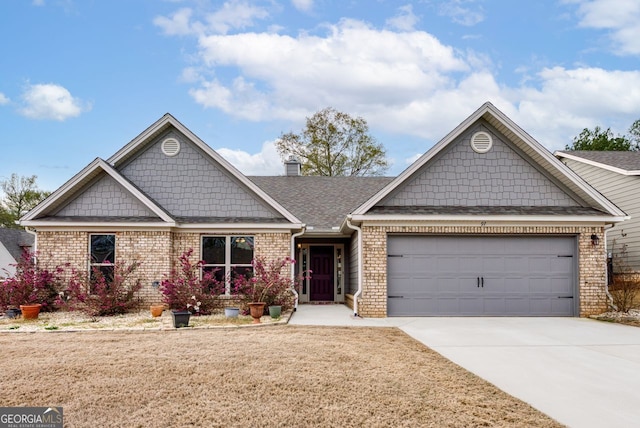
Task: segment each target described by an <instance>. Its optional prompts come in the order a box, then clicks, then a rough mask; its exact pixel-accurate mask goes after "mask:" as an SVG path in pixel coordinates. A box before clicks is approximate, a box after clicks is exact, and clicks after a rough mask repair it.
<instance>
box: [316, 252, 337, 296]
mask: <svg viewBox="0 0 640 428" xmlns="http://www.w3.org/2000/svg"><path fill="white" fill-rule="evenodd" d="M310 269H311V272H312V273H311V283H310V291H311V295H310V300H311V301H333V275H334V270H333V246H318V247H315V246H314V247H311V263H310Z"/></svg>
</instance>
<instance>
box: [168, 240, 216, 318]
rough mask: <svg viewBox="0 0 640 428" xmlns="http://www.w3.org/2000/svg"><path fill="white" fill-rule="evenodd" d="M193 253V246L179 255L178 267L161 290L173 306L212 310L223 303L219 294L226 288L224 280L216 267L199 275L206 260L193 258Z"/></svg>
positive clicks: (176, 307) (176, 308) (182, 308)
mask: <svg viewBox="0 0 640 428" xmlns="http://www.w3.org/2000/svg"><path fill="white" fill-rule="evenodd" d="M192 255H193V249H192V248H191V249H189V250H187V251H185V252H184V253H182V254H181V255H180V258H179V259H178V261H179V265H180V266H179V268H178V269H172V270H171V273H170V274H169V276H168V277H167V278H165V279H163V280H162V282H161V283H160V292H161V293H162V295H163V301H164V303H166V304H167V305H168V306H169V308H170V309H175V310H188V311H189V312H191V313H193V314H202V315H205V314H210V313H212V312H213V311H214V310H215V309H217V308H220V307H221V306H222V301H221V300H220V298H219V297H220V295H223V294H224V292H225V284H224V282H222V281H218V280H217V279H216V278H215V271H210V272H204V273H203V274H202V278H200V271H201V269H202V266H203V265H204V261H202V260H200V261H197V262H192V261H191V256H192Z"/></svg>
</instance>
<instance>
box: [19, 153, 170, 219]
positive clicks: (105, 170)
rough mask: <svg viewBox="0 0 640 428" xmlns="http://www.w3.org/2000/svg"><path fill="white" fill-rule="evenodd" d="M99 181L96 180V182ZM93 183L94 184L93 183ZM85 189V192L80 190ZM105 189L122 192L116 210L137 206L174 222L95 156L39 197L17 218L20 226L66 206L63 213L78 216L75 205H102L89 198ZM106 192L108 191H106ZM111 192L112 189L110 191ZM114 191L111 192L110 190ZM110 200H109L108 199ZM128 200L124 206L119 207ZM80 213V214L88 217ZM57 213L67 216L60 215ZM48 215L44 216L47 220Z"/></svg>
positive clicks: (155, 215)
mask: <svg viewBox="0 0 640 428" xmlns="http://www.w3.org/2000/svg"><path fill="white" fill-rule="evenodd" d="M97 183H99V184H97ZM96 185H97V187H94V186H96ZM85 191H88V192H89V193H88V194H87V195H86V196H83V195H84V192H85ZM103 191H105V192H116V193H118V194H119V195H121V196H122V195H124V196H125V198H126V199H125V201H123V203H122V205H120V208H118V211H121V210H137V211H140V210H141V209H144V208H146V209H147V210H148V212H150V213H151V214H152V217H156V218H157V219H158V220H159V221H161V222H164V223H168V224H174V223H175V222H174V220H173V218H171V216H170V215H169V214H167V213H166V212H165V211H164V210H162V208H160V207H159V206H158V205H157V204H156V203H155V202H153V201H152V200H151V199H150V198H149V197H147V196H146V195H145V194H144V193H142V192H141V191H140V190H139V189H138V188H137V187H136V186H134V185H133V184H132V183H130V182H129V181H128V180H127V179H126V178H124V177H123V176H122V175H120V174H119V173H118V171H116V170H115V169H113V168H112V167H111V165H109V164H108V163H106V162H105V161H104V160H102V159H100V158H96V159H95V160H94V161H93V162H91V163H90V164H89V165H87V166H86V167H85V168H84V169H83V170H82V171H80V172H79V173H78V174H76V175H75V176H74V177H73V178H71V179H70V180H69V181H67V182H66V183H65V184H63V185H62V187H60V188H59V189H57V190H56V191H55V192H53V193H52V194H51V195H49V197H48V198H47V199H45V200H44V201H42V202H41V203H40V204H39V205H38V206H36V207H35V208H34V209H32V210H31V211H29V212H28V213H27V214H25V215H24V217H22V219H20V224H21V225H22V226H34V225H37V224H38V223H39V220H42V219H43V218H45V217H55V216H56V214H58V213H59V212H60V211H63V212H64V211H65V209H66V208H67V207H68V211H67V214H76V215H73V216H71V217H75V216H79V214H80V213H79V212H78V208H80V207H83V206H84V207H85V208H87V206H88V205H93V204H95V205H100V206H103V207H104V202H99V201H97V200H92V199H91V198H92V196H93V197H96V196H98V195H102V196H104V193H102V192H103ZM123 192H124V193H123ZM107 194H108V193H107ZM112 194H113V193H112ZM113 195H115V194H113ZM74 201H75V202H74ZM111 203H113V202H111ZM127 204H129V206H128V207H127V208H122V207H123V206H126V205H127ZM88 216H89V215H88V214H83V215H82V217H88ZM61 217H69V216H68V215H67V216H63V215H61ZM50 220H51V219H49V220H48V222H50Z"/></svg>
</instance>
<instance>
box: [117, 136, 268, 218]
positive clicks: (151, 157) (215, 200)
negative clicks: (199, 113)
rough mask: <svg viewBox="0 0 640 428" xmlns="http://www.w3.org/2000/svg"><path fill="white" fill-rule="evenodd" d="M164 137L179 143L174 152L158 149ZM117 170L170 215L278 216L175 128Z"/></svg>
mask: <svg viewBox="0 0 640 428" xmlns="http://www.w3.org/2000/svg"><path fill="white" fill-rule="evenodd" d="M168 137H173V138H176V139H177V140H178V141H180V143H181V148H180V152H179V153H178V154H177V155H175V156H166V155H165V154H164V153H163V152H162V149H161V144H162V141H163V140H164V139H165V138H168ZM120 173H121V174H122V175H124V176H125V177H127V178H128V179H129V180H130V181H132V182H134V183H136V185H137V186H138V187H140V189H142V191H143V192H145V193H146V194H147V195H149V196H150V197H151V198H152V199H153V200H155V201H156V202H158V204H159V205H161V206H162V207H163V208H165V209H166V210H167V211H168V212H169V213H170V214H171V215H174V216H181V217H243V218H247V217H254V218H258V217H259V218H276V217H280V215H278V214H277V213H276V212H275V211H274V210H273V209H271V208H268V207H267V206H266V205H264V204H262V203H260V202H259V201H258V200H257V199H256V198H255V197H254V196H253V195H252V194H251V193H250V192H249V191H248V190H247V189H246V188H245V187H244V186H243V185H242V184H241V183H239V182H238V181H237V180H236V179H235V178H232V177H231V176H230V175H229V173H228V172H225V171H224V168H222V167H221V166H220V165H218V164H215V163H214V161H213V160H211V159H210V158H208V157H205V155H204V154H203V153H202V152H200V151H199V149H197V148H196V147H195V146H194V145H192V143H190V142H188V141H187V139H186V138H184V137H183V136H182V135H181V134H179V133H177V132H172V133H169V134H164V135H162V136H160V137H159V138H157V139H156V141H154V142H153V143H152V144H149V145H148V147H147V148H146V150H145V151H144V152H143V153H141V154H139V156H137V157H135V158H134V159H133V160H132V161H131V162H130V163H128V164H127V165H125V166H124V167H122V168H121V169H120Z"/></svg>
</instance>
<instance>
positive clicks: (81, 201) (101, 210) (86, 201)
mask: <svg viewBox="0 0 640 428" xmlns="http://www.w3.org/2000/svg"><path fill="white" fill-rule="evenodd" d="M56 214H57V215H59V216H71V217H73V216H97V217H120V216H122V217H137V216H140V217H155V216H156V214H154V213H153V212H152V211H151V210H149V209H148V208H147V207H146V206H144V205H143V204H142V203H141V202H140V201H138V200H137V199H136V198H134V197H133V196H132V195H131V194H129V192H127V191H126V190H125V189H124V188H122V186H121V185H120V184H119V183H118V182H116V180H114V179H113V178H111V177H110V176H108V175H107V174H103V176H102V177H101V178H99V179H98V180H97V181H96V182H95V183H94V184H92V185H91V186H90V187H89V188H88V189H86V190H85V191H84V192H83V193H81V194H80V196H78V197H77V198H76V199H74V200H73V201H71V202H70V203H68V204H67V205H66V206H64V207H63V208H62V209H61V210H60V211H58V212H57V213H56Z"/></svg>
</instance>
